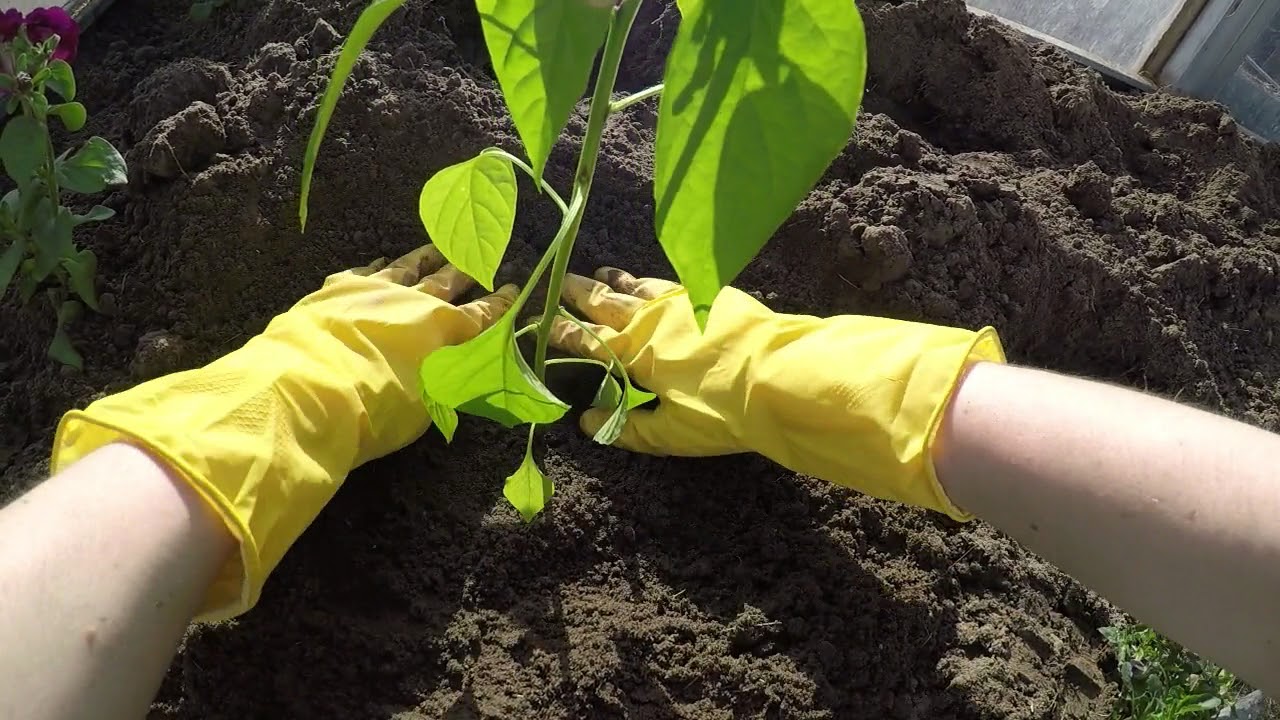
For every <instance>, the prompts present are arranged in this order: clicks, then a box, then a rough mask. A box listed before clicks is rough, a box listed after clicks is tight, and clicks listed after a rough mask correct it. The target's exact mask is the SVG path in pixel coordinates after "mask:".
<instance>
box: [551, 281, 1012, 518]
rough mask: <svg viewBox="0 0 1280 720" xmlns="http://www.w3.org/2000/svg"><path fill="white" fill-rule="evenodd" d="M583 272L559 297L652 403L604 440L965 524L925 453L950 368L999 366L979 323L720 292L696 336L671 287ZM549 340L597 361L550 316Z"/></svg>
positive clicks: (572, 331)
mask: <svg viewBox="0 0 1280 720" xmlns="http://www.w3.org/2000/svg"><path fill="white" fill-rule="evenodd" d="M596 278H597V279H596V280H591V279H589V278H585V277H581V276H577V275H571V276H568V277H566V279H565V285H564V288H565V289H564V301H565V303H566V304H567V305H568V306H570V307H571V308H573V309H574V310H576V311H577V312H578V313H579V314H581V315H582V316H583V317H585V318H586V319H587V320H588V321H590V322H589V323H587V324H588V325H592V327H593V330H594V331H595V332H596V334H597V335H599V336H600V338H601V339H603V340H604V342H605V343H607V344H608V346H609V348H611V349H612V350H613V352H614V353H615V354H616V355H617V356H618V359H619V360H620V361H621V362H622V363H623V365H625V366H626V369H627V372H628V373H629V374H630V377H631V379H632V381H633V382H635V383H636V384H638V385H641V386H643V387H644V388H645V389H647V390H649V391H651V392H654V393H656V394H657V395H658V396H659V398H660V404H659V405H658V407H657V409H656V410H653V411H644V410H636V411H632V412H631V413H630V414H629V416H628V420H627V424H626V428H625V430H624V431H623V433H622V436H621V438H620V439H619V440H618V441H617V443H616V444H617V445H619V446H621V447H623V448H626V449H630V450H635V451H638V452H644V453H651V454H657V455H683V456H707V455H725V454H730V453H740V452H757V453H760V454H762V455H765V456H766V457H769V458H770V459H772V460H774V461H775V462H777V463H779V464H781V465H783V466H785V467H787V468H790V469H791V470H794V471H796V472H799V473H803V474H806V475H810V476H813V477H818V478H822V479H825V480H828V481H831V482H834V483H837V484H840V485H844V486H846V487H850V488H853V489H855V490H859V491H861V492H864V493H866V494H868V495H873V496H875V497H879V498H884V499H889V500H897V501H900V502H905V503H909V504H912V505H917V506H921V507H926V508H931V509H933V510H937V511H939V512H943V513H946V514H947V515H950V516H951V517H953V518H955V519H957V520H969V519H971V516H970V515H968V514H967V513H965V512H964V511H962V510H961V509H959V508H957V507H956V506H955V505H954V504H952V502H951V501H950V500H949V499H948V498H947V496H946V495H945V494H944V492H943V490H942V487H941V485H940V484H939V483H938V478H937V475H936V473H935V471H934V467H933V461H932V457H931V448H932V445H933V442H934V437H935V435H936V433H937V430H938V424H939V422H940V421H941V419H942V415H943V411H944V409H945V407H946V404H947V401H948V399H949V398H950V397H951V394H952V391H953V390H954V389H955V387H956V385H957V383H958V381H959V379H960V377H961V375H962V373H963V371H964V369H965V368H966V367H967V366H968V365H969V364H970V363H973V362H977V361H982V360H988V361H993V362H1004V359H1005V358H1004V351H1003V350H1002V349H1001V346H1000V340H999V338H998V337H997V335H996V332H995V331H994V330H992V329H991V328H986V329H983V330H981V331H979V332H971V331H968V330H961V329H957V328H950V327H939V326H936V325H925V324H920V323H912V322H905V321H901V320H889V319H886V318H879V317H862V316H852V315H845V316H839V317H833V318H817V317H809V316H803V315H782V314H779V313H775V312H773V311H771V310H770V309H769V308H767V307H765V306H764V305H762V304H760V303H759V302H757V301H756V300H754V299H753V298H752V297H751V296H750V295H747V294H746V293H743V292H740V291H738V290H734V289H732V288H725V289H724V291H722V292H721V293H720V295H719V297H718V298H717V299H716V301H715V304H714V305H713V306H712V308H711V315H710V318H709V320H708V321H707V327H706V332H705V333H700V332H699V331H698V327H697V325H696V324H695V322H694V318H693V312H692V310H691V308H690V304H689V300H688V297H687V295H686V294H685V292H684V290H683V288H681V287H680V286H678V285H676V284H674V283H671V282H668V281H665V280H654V279H641V280H637V279H636V278H634V277H632V276H631V275H629V274H627V273H625V272H623V271H621V270H617V269H615V268H601V270H600V271H599V272H597V273H596ZM605 283H608V284H605ZM551 341H552V343H553V344H554V345H555V346H556V347H558V348H560V349H562V350H564V351H566V352H569V353H574V354H578V355H583V356H586V357H591V358H595V359H597V360H600V361H602V362H608V361H609V354H608V353H607V352H606V351H605V349H604V348H602V347H601V346H600V344H599V343H598V342H596V341H595V340H594V339H592V338H591V336H590V335H589V334H588V333H586V332H584V331H583V330H582V329H581V328H579V327H578V326H576V325H574V324H572V323H570V322H568V321H566V320H564V319H560V320H559V321H558V322H557V324H556V326H555V327H554V328H553V331H552V334H551ZM608 416H609V411H606V410H592V411H588V412H587V413H585V414H584V415H583V417H582V426H583V430H584V431H586V432H587V434H589V435H592V434H594V433H595V432H596V431H597V430H598V429H599V428H600V426H601V425H602V424H603V423H604V421H605V419H607V418H608Z"/></svg>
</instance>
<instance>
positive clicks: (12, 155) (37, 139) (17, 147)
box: [0, 115, 45, 188]
mask: <svg viewBox="0 0 1280 720" xmlns="http://www.w3.org/2000/svg"><path fill="white" fill-rule="evenodd" d="M44 159H45V135H44V130H43V129H42V128H41V127H40V123H39V122H37V121H36V120H35V119H33V118H30V117H27V116H26V115H17V116H15V117H12V118H10V119H9V120H8V122H6V123H5V125H4V131H3V132H0V162H3V163H4V171H5V174H7V175H8V176H9V177H10V178H11V179H12V180H13V181H14V182H15V183H17V184H18V186H19V187H21V188H26V187H28V186H29V185H31V182H32V179H33V178H35V176H36V173H37V172H38V171H39V170H40V166H41V164H42V163H43V162H44Z"/></svg>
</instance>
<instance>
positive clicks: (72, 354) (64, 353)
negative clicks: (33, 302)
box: [48, 300, 84, 370]
mask: <svg viewBox="0 0 1280 720" xmlns="http://www.w3.org/2000/svg"><path fill="white" fill-rule="evenodd" d="M78 317H80V303H78V302H76V301H75V300H67V301H66V302H64V303H62V305H61V306H60V307H59V308H58V325H57V328H56V329H55V330H54V331H53V342H51V343H49V351H48V352H49V357H51V358H53V359H54V360H57V361H58V362H60V363H62V364H63V365H70V366H71V367H73V368H75V369H77V370H83V369H84V359H83V358H81V357H80V353H79V352H77V351H76V349H75V346H73V345H72V344H71V337H70V336H68V335H67V326H68V325H70V324H71V323H73V322H75V321H76V318H78Z"/></svg>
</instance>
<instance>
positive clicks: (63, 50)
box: [5, 7, 80, 62]
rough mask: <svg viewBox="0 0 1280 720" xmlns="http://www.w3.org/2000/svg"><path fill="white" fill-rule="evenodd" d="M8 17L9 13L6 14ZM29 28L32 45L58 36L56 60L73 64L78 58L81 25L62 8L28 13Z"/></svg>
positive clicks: (28, 34)
mask: <svg viewBox="0 0 1280 720" xmlns="http://www.w3.org/2000/svg"><path fill="white" fill-rule="evenodd" d="M5 15H6V17H7V16H8V13H5ZM24 24H25V25H26V26H27V39H28V40H30V41H31V42H32V43H41V42H44V41H45V40H48V39H49V38H50V37H52V36H54V35H57V36H58V47H57V49H56V50H54V51H53V59H54V60H66V61H67V62H71V61H72V60H74V59H75V58H76V50H77V49H79V47H80V25H79V24H77V23H76V21H75V18H73V17H71V14H70V13H68V12H67V11H66V10H63V9H62V8H60V7H51V8H36V9H35V10H32V11H31V12H29V13H27V18H26V20H25V21H24Z"/></svg>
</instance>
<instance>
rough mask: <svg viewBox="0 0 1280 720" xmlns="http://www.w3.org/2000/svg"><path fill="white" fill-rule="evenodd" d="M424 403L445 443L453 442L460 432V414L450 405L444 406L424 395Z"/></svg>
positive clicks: (432, 422)
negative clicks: (455, 435) (456, 434)
mask: <svg viewBox="0 0 1280 720" xmlns="http://www.w3.org/2000/svg"><path fill="white" fill-rule="evenodd" d="M422 401H423V402H424V403H426V405H427V415H428V416H429V417H430V418H431V424H432V425H435V426H436V427H437V428H439V429H440V434H441V435H443V436H444V441H445V442H450V443H451V442H453V435H454V433H456V432H457V431H458V413H457V411H456V410H454V409H453V408H451V407H449V406H448V405H442V404H440V403H438V402H436V401H435V400H432V399H431V398H429V397H427V395H426V393H423V394H422Z"/></svg>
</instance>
